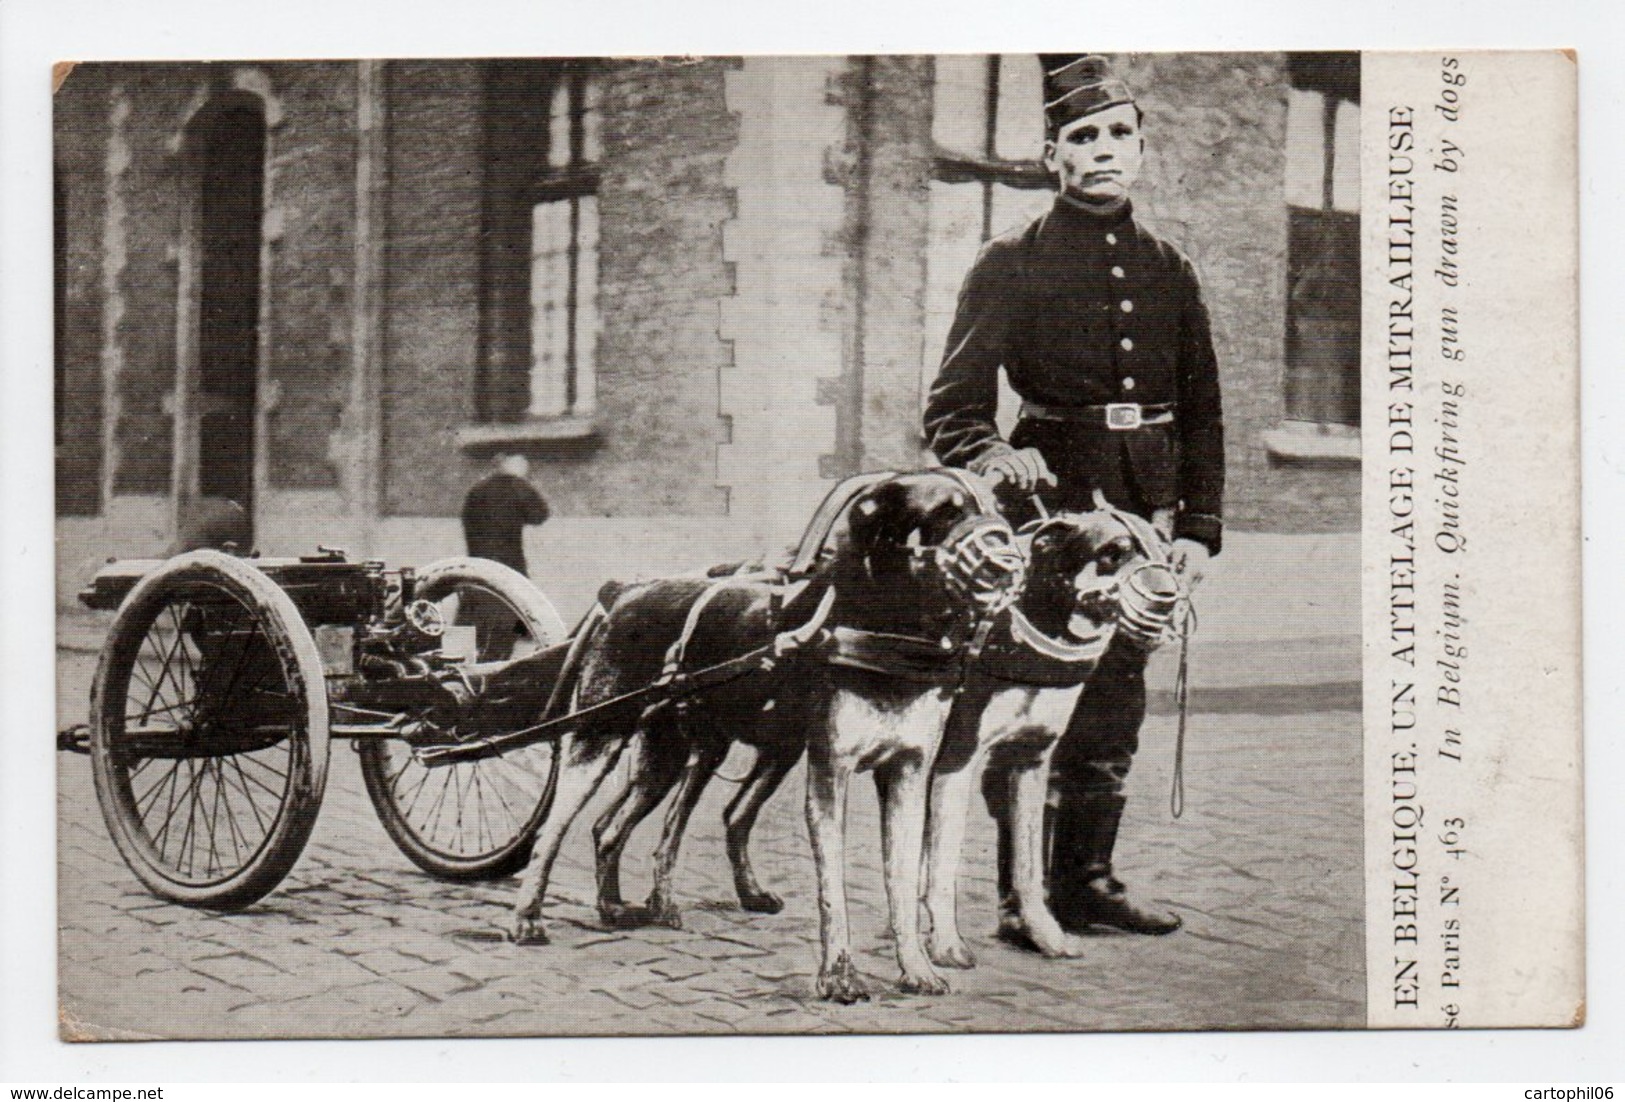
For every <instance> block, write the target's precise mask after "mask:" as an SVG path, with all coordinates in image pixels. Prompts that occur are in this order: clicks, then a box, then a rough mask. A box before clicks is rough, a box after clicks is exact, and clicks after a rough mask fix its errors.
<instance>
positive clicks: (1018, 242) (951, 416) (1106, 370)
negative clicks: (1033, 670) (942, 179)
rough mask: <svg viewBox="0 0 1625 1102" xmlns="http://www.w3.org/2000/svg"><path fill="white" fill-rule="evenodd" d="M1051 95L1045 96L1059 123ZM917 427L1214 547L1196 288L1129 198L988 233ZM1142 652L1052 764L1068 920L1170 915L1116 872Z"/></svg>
mask: <svg viewBox="0 0 1625 1102" xmlns="http://www.w3.org/2000/svg"><path fill="white" fill-rule="evenodd" d="M1091 60H1098V59H1091ZM1089 79H1095V80H1096V81H1097V83H1098V82H1099V79H1100V77H1099V73H1098V71H1097V72H1095V73H1093V74H1086V75H1085V77H1084V80H1086V81H1087V80H1089ZM1061 92H1062V93H1063V95H1064V94H1065V93H1066V92H1067V89H1066V88H1065V87H1063V88H1062V89H1061ZM1083 92H1084V94H1083V95H1077V94H1076V93H1075V92H1074V94H1073V95H1072V97H1071V100H1070V102H1065V101H1063V103H1062V104H1061V110H1060V111H1059V114H1060V116H1061V121H1062V122H1063V123H1064V122H1066V121H1071V120H1075V119H1077V118H1079V117H1082V115H1084V114H1087V113H1088V112H1090V111H1093V110H1100V109H1101V107H1099V106H1091V104H1092V103H1095V102H1098V101H1100V100H1102V99H1107V100H1110V102H1111V103H1123V102H1131V101H1129V100H1127V99H1126V97H1127V91H1126V89H1123V88H1122V86H1121V85H1120V84H1117V83H1116V82H1110V87H1107V88H1106V89H1104V91H1102V90H1101V89H1098V88H1096V89H1094V90H1093V91H1091V89H1090V88H1088V87H1085V88H1084V89H1083ZM1113 93H1115V94H1113ZM1108 105H1110V104H1108ZM1056 106H1057V105H1056V104H1055V103H1053V102H1052V103H1050V104H1047V105H1046V110H1047V111H1048V112H1049V114H1050V125H1051V127H1052V130H1053V129H1054V128H1055V126H1056V115H1057V113H1058V112H1057V110H1056ZM1001 365H1002V366H1003V367H1004V369H1005V371H1006V373H1007V374H1008V377H1009V381H1010V385H1011V387H1012V388H1013V389H1014V390H1015V391H1016V393H1017V394H1018V395H1020V397H1021V398H1022V410H1021V416H1020V420H1019V421H1018V423H1017V425H1016V427H1015V429H1014V431H1013V432H1012V433H1011V435H1010V439H1009V440H1008V441H1005V440H1004V439H1003V438H1001V437H1000V435H999V431H998V428H997V427H996V425H995V422H994V415H995V411H996V408H997V403H998V369H999V367H1000V366H1001ZM925 431H926V437H927V440H928V442H929V444H930V446H931V448H932V450H933V451H934V452H935V453H936V455H937V456H938V458H939V459H941V460H942V462H943V463H945V464H948V465H950V466H959V467H970V468H972V469H978V468H980V467H982V466H983V465H985V464H986V463H987V462H988V461H989V460H991V459H994V458H996V457H998V456H1000V455H1002V454H1007V453H1009V452H1011V451H1014V450H1016V449H1020V448H1035V449H1037V450H1038V451H1039V453H1040V454H1042V455H1043V457H1044V460H1045V462H1046V463H1047V464H1048V465H1049V467H1050V469H1051V470H1052V471H1053V472H1054V474H1055V475H1056V478H1057V480H1058V485H1057V486H1056V487H1055V488H1054V489H1053V490H1046V491H1044V493H1043V498H1044V500H1045V502H1046V504H1047V505H1048V506H1049V507H1050V508H1051V509H1057V508H1058V509H1069V510H1077V511H1087V510H1088V509H1090V508H1092V507H1093V494H1094V491H1095V490H1097V489H1098V490H1100V491H1101V492H1102V493H1103V494H1104V495H1105V497H1106V499H1107V500H1108V501H1110V502H1111V503H1112V504H1113V505H1115V506H1117V507H1119V508H1122V509H1125V510H1128V511H1130V512H1133V513H1137V514H1139V515H1141V516H1144V517H1147V518H1155V519H1157V520H1159V521H1162V522H1163V523H1164V525H1166V524H1167V522H1168V521H1170V520H1171V533H1172V535H1173V537H1174V538H1176V539H1179V538H1184V539H1191V540H1195V541H1197V542H1199V543H1202V544H1204V545H1205V546H1206V547H1207V548H1208V550H1209V551H1210V552H1214V553H1216V552H1217V551H1218V550H1219V545H1220V538H1221V529H1222V520H1221V512H1220V510H1221V499H1222V496H1223V491H1224V424H1223V415H1222V412H1221V408H1220V398H1219V381H1218V369H1217V364H1216V361H1215V357H1214V352H1213V342H1212V337H1211V335H1210V331H1209V323H1208V314H1207V310H1206V308H1205V306H1204V305H1203V302H1202V293H1201V287H1200V285H1199V283H1198V281H1197V278H1196V274H1195V272H1194V271H1193V269H1192V267H1191V265H1190V262H1189V261H1188V260H1187V259H1186V258H1185V257H1184V255H1183V254H1181V253H1180V251H1179V250H1178V249H1176V248H1175V247H1174V246H1172V245H1170V244H1169V243H1167V242H1165V241H1163V240H1161V239H1160V238H1158V237H1156V236H1155V235H1154V234H1152V233H1151V232H1150V231H1149V230H1147V229H1146V228H1145V227H1144V226H1142V225H1140V224H1139V223H1138V222H1137V221H1135V219H1134V215H1133V209H1132V206H1130V205H1129V204H1127V203H1124V204H1123V205H1122V206H1120V207H1119V208H1117V209H1116V210H1114V211H1112V212H1111V213H1106V214H1102V213H1098V212H1096V211H1093V210H1090V209H1087V208H1084V207H1082V206H1080V205H1078V204H1076V203H1074V202H1072V201H1071V200H1070V199H1069V198H1067V197H1066V196H1064V195H1057V197H1056V201H1055V204H1054V206H1053V207H1052V208H1051V209H1050V210H1049V211H1048V212H1046V213H1045V214H1044V215H1042V216H1041V217H1039V218H1038V219H1036V220H1035V221H1034V222H1033V223H1032V224H1030V225H1028V226H1026V227H1024V228H1021V229H1018V230H1016V231H1014V232H1011V233H1008V234H1006V235H1004V236H1002V237H998V238H995V239H994V240H992V241H990V242H988V244H987V245H986V247H985V248H984V249H983V250H982V252H981V254H980V256H979V257H978V258H977V260H976V264H975V266H974V267H973V268H972V269H971V271H970V274H969V275H968V276H967V277H966V280H965V283H964V287H963V290H962V291H961V293H960V298H959V306H958V311H957V313H956V315H955V318H954V324H953V328H952V330H951V331H950V333H949V337H948V345H947V351H946V353H945V355H944V357H943V361H942V368H941V371H940V373H939V375H938V377H937V380H936V383H935V385H934V386H933V387H932V389H931V394H930V399H929V402H928V404H927V407H926V412H925ZM1012 519H1016V518H1012ZM1145 657H1146V656H1145V654H1144V653H1143V652H1140V651H1138V650H1137V649H1136V648H1134V647H1133V646H1132V645H1130V644H1127V643H1126V641H1123V640H1122V637H1119V642H1117V643H1114V644H1113V646H1112V648H1111V649H1110V650H1109V651H1108V652H1107V654H1106V655H1105V656H1104V658H1103V659H1102V661H1101V664H1100V667H1099V669H1098V671H1097V673H1096V675H1095V677H1094V679H1093V680H1092V681H1091V682H1090V685H1089V687H1088V689H1087V690H1086V691H1085V692H1084V694H1083V696H1082V697H1081V698H1080V700H1079V703H1078V707H1077V710H1076V712H1075V713H1074V715H1073V717H1072V720H1071V722H1070V724H1069V725H1068V727H1067V730H1066V733H1065V735H1064V736H1063V737H1062V739H1061V742H1060V744H1059V746H1058V747H1057V749H1056V752H1055V756H1054V759H1053V766H1052V790H1051V796H1052V799H1051V804H1052V807H1053V809H1054V810H1053V815H1054V821H1053V831H1054V833H1053V841H1052V855H1051V864H1050V869H1049V882H1050V894H1051V905H1052V907H1053V909H1054V910H1055V912H1056V915H1057V917H1058V918H1060V920H1061V922H1062V925H1063V926H1067V927H1069V928H1074V929H1075V928H1078V927H1080V926H1084V925H1090V924H1095V923H1100V924H1106V925H1112V926H1120V927H1123V928H1127V929H1134V930H1137V931H1139V932H1144V933H1162V932H1166V931H1167V930H1171V929H1173V928H1175V927H1176V926H1177V925H1178V919H1177V918H1176V917H1174V916H1159V915H1154V914H1151V913H1149V912H1145V911H1141V910H1139V909H1138V908H1137V907H1135V906H1134V905H1133V904H1131V903H1129V902H1128V901H1127V899H1126V897H1125V895H1124V893H1123V889H1122V885H1121V884H1120V883H1119V882H1117V881H1116V879H1115V878H1114V877H1113V876H1112V871H1111V854H1112V849H1113V846H1114V845H1115V841H1116V835H1117V825H1118V822H1119V820H1120V818H1121V815H1122V811H1123V795H1122V789H1123V782H1124V779H1125V778H1126V776H1127V775H1128V771H1129V767H1130V765H1131V764H1132V762H1133V757H1134V753H1135V751H1136V749H1137V748H1138V743H1139V729H1140V725H1141V722H1142V721H1143V719H1144V717H1145V678H1144V667H1145ZM992 790H993V787H992V786H989V788H988V791H990V792H991V791H992ZM1001 841H1002V839H1001ZM1001 848H1002V847H1001ZM1002 864H1003V860H1002V855H1001V865H1002Z"/></svg>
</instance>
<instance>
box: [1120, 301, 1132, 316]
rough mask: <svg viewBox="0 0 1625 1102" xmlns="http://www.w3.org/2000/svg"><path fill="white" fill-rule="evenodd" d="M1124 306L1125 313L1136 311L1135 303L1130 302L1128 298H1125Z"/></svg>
mask: <svg viewBox="0 0 1625 1102" xmlns="http://www.w3.org/2000/svg"><path fill="white" fill-rule="evenodd" d="M1122 307H1123V313H1125V314H1132V313H1133V312H1134V304H1133V303H1132V302H1130V301H1129V300H1128V299H1124V300H1123V302H1122Z"/></svg>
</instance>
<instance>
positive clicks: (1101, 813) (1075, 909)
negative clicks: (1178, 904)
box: [1048, 782, 1180, 935]
mask: <svg viewBox="0 0 1625 1102" xmlns="http://www.w3.org/2000/svg"><path fill="white" fill-rule="evenodd" d="M1056 789H1057V792H1056V794H1057V796H1058V797H1059V798H1058V800H1057V806H1056V810H1055V840H1054V845H1053V849H1052V850H1051V853H1050V865H1049V877H1048V882H1049V902H1050V910H1051V911H1052V912H1054V914H1055V918H1056V921H1058V922H1060V924H1061V928H1062V929H1063V930H1066V931H1067V932H1068V933H1074V934H1076V933H1083V932H1085V929H1086V928H1087V927H1090V926H1109V927H1111V928H1113V929H1117V930H1125V931H1127V932H1129V933H1132V934H1152V935H1156V934H1170V933H1173V932H1174V931H1175V930H1177V929H1179V927H1180V918H1179V916H1178V915H1176V914H1171V913H1169V912H1167V911H1160V910H1151V909H1147V908H1144V907H1141V906H1139V905H1137V904H1136V903H1135V902H1134V901H1133V900H1131V899H1130V898H1129V896H1128V890H1127V889H1126V888H1124V886H1123V882H1122V881H1121V880H1118V879H1117V877H1115V876H1113V875H1112V850H1113V849H1115V848H1116V846H1117V824H1118V823H1120V822H1121V821H1122V818H1123V805H1124V804H1125V803H1127V802H1128V801H1127V800H1125V799H1124V798H1123V797H1122V796H1121V795H1119V794H1118V793H1116V792H1110V791H1100V790H1095V791H1089V790H1082V791H1080V790H1077V789H1075V788H1074V787H1072V786H1070V785H1066V784H1065V783H1064V782H1063V783H1059V784H1057V785H1056Z"/></svg>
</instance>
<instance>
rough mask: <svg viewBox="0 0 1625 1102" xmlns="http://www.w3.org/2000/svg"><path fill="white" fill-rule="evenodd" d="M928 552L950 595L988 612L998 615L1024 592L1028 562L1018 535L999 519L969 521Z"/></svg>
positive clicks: (988, 518)
mask: <svg viewBox="0 0 1625 1102" xmlns="http://www.w3.org/2000/svg"><path fill="white" fill-rule="evenodd" d="M920 550H921V551H922V552H929V553H930V554H931V556H932V559H933V561H934V562H935V565H936V568H937V570H938V572H939V573H941V575H942V578H943V581H944V582H945V583H946V584H947V586H948V591H949V592H950V593H952V594H953V595H954V596H955V597H958V598H960V599H962V600H968V601H971V602H972V603H974V604H976V605H978V606H979V607H980V608H982V609H983V610H984V611H986V612H989V613H991V612H997V611H999V610H1001V609H1003V608H1005V607H1006V606H1007V605H1009V604H1010V603H1011V602H1012V601H1014V600H1015V599H1016V597H1017V595H1018V594H1019V593H1020V592H1021V587H1022V584H1023V582H1025V580H1026V575H1027V559H1026V556H1024V555H1023V554H1022V553H1021V548H1020V546H1019V545H1018V544H1017V543H1016V534H1015V532H1014V531H1012V530H1011V528H1010V526H1009V525H1008V524H1006V523H1005V522H1004V521H1003V520H1001V519H1000V518H998V517H992V516H987V515H981V516H974V517H967V518H966V519H964V520H962V521H960V522H959V523H958V524H956V525H954V527H953V528H952V529H951V530H949V532H948V535H947V538H945V539H944V540H943V541H942V543H940V544H938V545H937V546H935V547H930V548H921V549H920Z"/></svg>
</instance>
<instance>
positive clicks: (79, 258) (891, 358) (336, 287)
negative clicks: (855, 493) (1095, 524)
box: [55, 54, 1359, 609]
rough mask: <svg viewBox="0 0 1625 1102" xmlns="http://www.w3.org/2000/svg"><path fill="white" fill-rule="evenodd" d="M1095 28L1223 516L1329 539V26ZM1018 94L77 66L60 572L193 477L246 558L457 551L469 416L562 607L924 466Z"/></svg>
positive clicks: (1013, 67)
mask: <svg viewBox="0 0 1625 1102" xmlns="http://www.w3.org/2000/svg"><path fill="white" fill-rule="evenodd" d="M1115 60H1116V64H1117V66H1118V68H1119V70H1120V71H1121V72H1122V73H1123V74H1124V76H1125V77H1126V79H1127V80H1128V82H1129V83H1130V85H1131V86H1132V87H1134V88H1135V89H1136V90H1137V92H1138V94H1139V96H1140V99H1141V102H1142V105H1143V107H1144V108H1145V112H1146V130H1147V134H1148V140H1149V157H1148V162H1147V166H1146V176H1145V178H1144V179H1143V181H1142V184H1141V187H1140V189H1139V191H1138V192H1137V199H1136V202H1137V205H1138V208H1139V210H1140V212H1141V213H1142V215H1143V216H1144V217H1145V218H1146V219H1147V220H1148V221H1149V222H1151V223H1152V224H1153V225H1155V226H1157V227H1159V228H1161V229H1162V230H1163V231H1164V232H1165V234H1166V235H1167V236H1169V237H1170V238H1172V239H1173V240H1175V241H1177V242H1179V243H1180V245H1181V246H1182V247H1183V248H1184V249H1185V250H1186V251H1187V253H1188V254H1189V255H1190V256H1191V258H1192V260H1193V261H1194V262H1195V264H1196V266H1197V268H1198V270H1199V271H1200V272H1201V274H1202V276H1203V279H1204V283H1205V286H1206V293H1207V296H1208V301H1209V307H1210V310H1211V312H1212V315H1213V322H1214V333H1215V338H1216V342H1217V346H1218V354H1219V361H1220V365H1221V371H1222V374H1223V381H1224V394H1225V403H1226V411H1227V420H1228V425H1229V438H1228V463H1229V485H1230V489H1229V493H1228V502H1227V513H1228V515H1229V519H1230V525H1231V528H1232V530H1233V531H1234V532H1236V533H1238V534H1245V533H1248V532H1264V533H1287V534H1293V533H1297V534H1312V533H1328V532H1332V533H1336V532H1352V531H1353V530H1354V528H1355V527H1356V525H1357V518H1358V509H1359V504H1358V502H1359V487H1358V468H1357V465H1356V464H1355V462H1354V460H1356V459H1357V454H1358V427H1357V423H1358V417H1359V409H1358V340H1359V338H1358V271H1357V264H1358V257H1357V247H1358V219H1357V213H1356V209H1357V202H1358V176H1357V167H1358V166H1357V135H1358V119H1357V116H1358V111H1357V110H1356V104H1357V100H1358V94H1359V92H1358V87H1359V84H1358V61H1357V58H1356V57H1355V56H1354V55H1312V56H1308V55H1291V56H1289V55H1283V54H1247V55H1157V56H1150V55H1147V56H1132V57H1120V58H1117V59H1115ZM1040 98H1041V95H1040V68H1039V61H1038V59H1037V58H1036V57H1033V56H1031V55H1006V56H1003V57H970V56H945V57H937V58H932V57H923V56H922V57H810V58H793V59H791V58H758V57H751V58H744V59H738V58H731V59H723V58H702V59H673V60H613V61H601V62H594V61H586V60H581V59H571V60H494V61H487V60H469V61H457V60H435V61H361V62H337V61H325V62H265V63H251V62H228V63H214V64H203V63H163V64H157V63H154V64H147V63H117V64H86V65H81V66H79V67H78V68H76V69H74V70H73V71H72V72H71V74H69V75H68V76H67V77H66V79H65V80H64V82H63V83H62V85H61V87H60V89H59V91H58V92H57V94H56V98H55V111H56V118H55V127H56V154H55V156H56V164H55V167H56V182H55V200H56V224H57V272H56V278H57V354H56V371H57V392H56V396H57V403H56V428H57V436H56V439H57V512H58V536H59V546H60V548H61V555H60V558H59V575H60V578H61V581H60V585H59V588H60V590H61V592H62V593H64V594H68V593H71V592H72V591H73V589H74V588H76V587H77V586H78V585H79V584H81V583H82V581H83V580H84V578H85V576H86V575H87V574H88V572H89V571H90V569H92V568H93V565H94V564H95V563H96V562H98V561H100V559H102V558H103V557H105V556H107V555H112V554H120V555H132V554H137V555H153V554H157V553H161V552H162V551H163V550H165V549H166V548H167V547H168V546H169V545H170V544H171V542H172V541H173V539H174V535H175V532H176V530H177V526H178V525H179V524H180V523H182V520H183V519H184V517H185V516H186V515H187V514H188V512H189V510H192V509H194V508H197V507H198V505H199V503H200V502H205V501H207V500H210V499H219V498H229V499H232V500H236V501H238V502H239V503H240V504H242V505H243V506H244V507H245V509H246V510H247V512H248V514H249V518H250V520H251V523H252V526H253V530H254V533H253V534H254V542H255V544H256V545H257V546H259V547H261V548H262V549H264V550H266V551H267V552H269V553H284V554H286V553H295V552H298V551H303V550H308V549H312V548H313V547H314V546H315V545H316V544H317V543H323V544H328V545H338V546H343V547H346V548H348V549H349V550H350V551H351V552H353V553H355V554H359V555H367V556H377V557H385V558H388V559H390V560H391V561H395V562H412V563H423V562H426V561H428V560H429V559H431V558H434V557H438V556H440V555H443V554H450V553H456V552H458V551H459V550H460V544H461V536H460V531H459V529H458V525H457V520H456V517H457V514H458V509H459V505H460V502H461V498H462V495H463V493H464V492H465V491H466V490H467V488H468V486H469V485H470V484H471V483H472V482H473V481H474V480H475V479H476V478H477V477H478V476H479V473H480V472H481V471H482V470H483V469H484V468H485V466H486V464H487V462H488V458H489V456H490V454H491V453H492V452H494V451H496V450H498V449H517V450H521V451H523V452H525V453H526V454H528V455H529V456H530V458H531V461H532V471H533V475H534V478H535V481H536V482H537V484H538V486H539V488H540V489H541V490H542V491H543V493H544V494H545V496H546V497H547V499H548V501H549V503H550V505H551V507H552V510H553V515H554V520H553V521H551V522H550V523H549V524H548V525H546V526H545V527H544V528H542V529H540V530H537V531H535V532H533V534H532V536H531V539H532V540H533V541H534V543H535V546H534V547H533V548H532V554H531V562H532V563H533V564H536V565H535V569H534V573H535V575H536V577H537V579H538V581H539V582H540V583H541V584H542V586H543V588H544V589H546V590H547V591H548V592H549V593H551V594H554V595H555V597H561V598H562V599H561V600H560V603H561V604H563V605H566V606H568V607H574V608H577V609H578V608H579V607H580V605H581V604H582V603H583V602H584V601H585V600H586V595H587V594H589V593H590V592H591V591H592V590H593V589H594V588H595V587H596V585H597V583H598V581H601V580H602V579H604V578H607V577H613V576H628V575H631V574H639V573H650V572H654V571H659V570H669V569H678V568H683V567H689V566H694V565H700V564H703V563H706V562H710V561H716V560H720V559H724V558H728V557H733V556H746V555H755V554H761V553H764V552H768V553H771V552H772V550H774V549H775V548H777V547H780V546H783V545H784V544H787V543H789V542H791V541H792V540H793V539H794V537H795V535H796V533H797V532H798V531H799V528H800V525H801V524H802V523H804V521H805V518H806V517H807V516H808V515H809V513H810V511H811V509H812V507H813V505H814V504H815V503H816V501H817V499H818V498H819V497H820V496H821V494H822V492H823V490H824V488H825V487H826V486H827V484H828V482H829V480H831V479H834V478H836V477H839V476H841V475H844V474H848V473H852V472H857V471H861V470H870V469H880V468H893V467H907V466H915V465H918V464H920V463H921V462H922V461H925V460H927V459H928V457H927V456H926V455H925V453H924V452H923V451H922V445H921V440H920V430H919V413H920V409H921V405H922V401H923V397H924V393H925V388H926V387H927V386H928V385H929V382H930V379H931V377H932V375H933V374H934V371H935V367H936V363H937V360H938V358H939V357H940V355H941V351H942V343H943V337H944V334H945V333H946V330H947V325H948V320H949V316H950V315H951V312H952V308H953V302H954V296H955V293H956V291H957V288H958V285H959V281H960V280H961V278H962V277H963V275H964V273H965V271H966V269H967V267H968V266H969V263H970V261H971V258H972V257H973V256H974V254H975V251H976V249H977V247H978V245H979V243H980V242H981V241H982V240H983V239H985V238H986V237H987V236H988V235H990V234H992V233H997V232H1000V231H1002V230H1003V229H1005V228H1007V227H1008V226H1010V225H1013V224H1015V223H1016V222H1017V221H1019V220H1020V219H1022V218H1023V217H1025V216H1026V215H1027V213H1028V212H1031V211H1036V210H1039V209H1042V208H1043V207H1044V206H1045V205H1046V204H1047V203H1048V202H1049V198H1050V196H1049V192H1048V191H1047V190H1046V187H1047V182H1046V180H1045V179H1044V177H1043V174H1042V172H1041V170H1039V169H1038V168H1037V166H1036V164H1035V158H1036V157H1037V156H1038V154H1039V152H1040V147H1041V143H1042V117H1041V109H1040V103H1039V101H1040ZM1351 538H1352V537H1351ZM1232 546H1235V544H1234V543H1232ZM1351 584H1352V582H1351Z"/></svg>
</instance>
